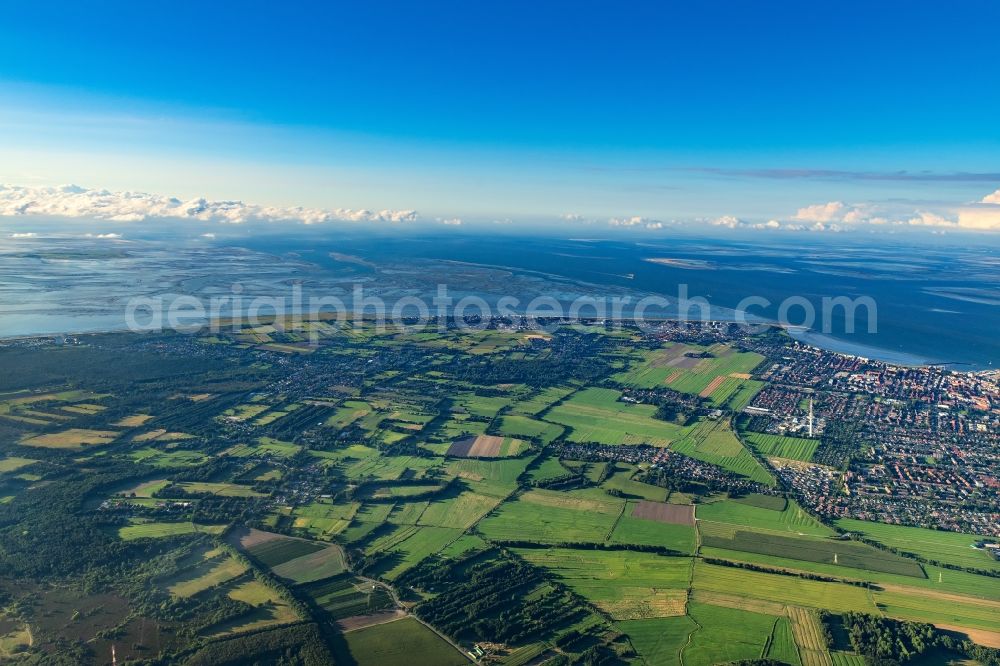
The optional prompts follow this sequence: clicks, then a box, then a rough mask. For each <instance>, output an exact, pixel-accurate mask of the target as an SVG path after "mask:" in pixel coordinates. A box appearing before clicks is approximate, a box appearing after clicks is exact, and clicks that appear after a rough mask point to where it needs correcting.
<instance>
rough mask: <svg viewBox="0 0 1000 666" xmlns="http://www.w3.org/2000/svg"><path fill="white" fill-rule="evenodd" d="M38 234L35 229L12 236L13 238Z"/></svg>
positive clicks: (31, 236) (32, 236) (30, 236)
mask: <svg viewBox="0 0 1000 666" xmlns="http://www.w3.org/2000/svg"><path fill="white" fill-rule="evenodd" d="M37 235H38V234H36V233H35V232H34V231H26V232H24V233H18V234H11V235H10V237H11V238H34V237H35V236H37Z"/></svg>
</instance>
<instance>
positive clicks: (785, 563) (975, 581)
mask: <svg viewBox="0 0 1000 666" xmlns="http://www.w3.org/2000/svg"><path fill="white" fill-rule="evenodd" d="M700 552H701V554H702V555H703V556H705V557H715V558H719V559H724V560H731V561H734V562H749V563H752V564H761V565H764V566H768V567H772V568H779V569H790V570H794V571H806V572H809V573H817V574H821V575H824V576H834V577H837V578H847V579H850V580H867V581H871V582H873V583H892V584H895V585H902V586H906V587H907V588H911V589H912V590H913V594H919V593H920V591H921V590H933V591H937V592H946V593H949V594H958V595H964V596H969V597H978V598H982V599H990V600H994V601H1000V585H997V583H996V579H994V578H987V577H986V576H977V575H975V574H971V573H968V572H965V571H954V570H951V569H941V568H938V567H934V566H931V565H928V564H925V565H923V568H924V570H925V571H926V572H927V578H914V577H913V576H900V575H896V574H890V573H882V572H878V571H868V570H861V569H851V568H848V567H844V566H840V565H835V564H823V563H819V562H808V561H805V560H793V559H790V558H787V557H776V556H774V555H761V554H758V553H748V552H745V551H736V550H725V549H722V548H712V547H710V546H703V547H702V548H701V551H700Z"/></svg>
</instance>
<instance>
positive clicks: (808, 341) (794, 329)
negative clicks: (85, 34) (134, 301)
mask: <svg viewBox="0 0 1000 666" xmlns="http://www.w3.org/2000/svg"><path fill="white" fill-rule="evenodd" d="M649 320H650V321H653V320H658V321H678V320H679V319H678V318H676V317H656V318H650V319H649ZM706 321H717V322H725V321H732V320H727V319H725V318H720V319H715V320H706ZM752 323H753V324H755V325H763V326H771V327H774V328H778V329H781V330H782V331H784V332H785V333H786V334H787V335H788V336H789V337H790V338H791V339H792V340H794V341H796V342H798V343H800V344H803V345H806V346H808V347H813V348H815V349H819V350H822V351H826V352H830V353H834V354H839V355H841V356H849V357H856V358H864V359H869V360H872V361H878V362H880V363H885V364H887V365H893V366H898V367H908V368H929V367H942V368H945V369H947V370H949V371H951V372H958V373H977V372H989V371H994V370H996V368H993V367H990V366H984V367H978V366H977V365H976V364H973V363H965V362H958V361H945V360H939V359H930V358H926V357H921V356H918V355H916V354H911V353H909V352H904V351H894V350H890V349H885V348H881V347H875V346H872V345H865V344H861V343H855V342H851V341H848V340H841V339H839V338H836V337H834V336H832V335H826V334H823V333H819V332H817V331H813V330H811V329H803V328H802V327H800V326H789V325H782V324H780V323H778V322H772V321H766V320H759V321H755V322H752ZM199 330H200V329H199ZM177 332H179V333H188V334H195V333H197V332H198V331H197V330H195V331H177ZM115 333H143V331H132V330H131V329H129V328H127V327H124V326H123V327H121V328H116V327H108V326H98V327H94V328H92V329H77V330H65V331H52V332H39V333H14V334H4V333H0V344H2V343H5V342H16V341H20V340H34V339H55V338H60V337H67V336H69V337H73V336H85V335H103V334H115Z"/></svg>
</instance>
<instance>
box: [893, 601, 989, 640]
mask: <svg viewBox="0 0 1000 666" xmlns="http://www.w3.org/2000/svg"><path fill="white" fill-rule="evenodd" d="M874 597H875V603H877V604H878V607H879V610H881V611H882V612H883V613H884V614H885V615H888V616H890V617H895V618H898V619H901V620H912V621H915V622H931V623H933V624H947V625H953V626H958V627H963V628H968V629H984V630H986V631H993V632H996V631H997V630H998V628H1000V625H998V622H997V618H998V617H1000V603H997V602H992V601H977V600H974V599H970V600H960V599H956V598H954V597H947V598H939V597H935V596H932V595H924V594H919V593H918V594H910V593H905V592H897V591H885V592H875V594H874Z"/></svg>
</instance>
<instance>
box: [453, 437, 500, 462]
mask: <svg viewBox="0 0 1000 666" xmlns="http://www.w3.org/2000/svg"><path fill="white" fill-rule="evenodd" d="M503 439H504V438H503V437H498V436H496V435H479V436H478V437H465V438H463V439H459V440H456V441H455V442H453V443H452V445H451V446H450V447H448V453H447V455H449V456H455V457H457V458H498V457H499V456H500V446H501V445H502V444H503Z"/></svg>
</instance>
